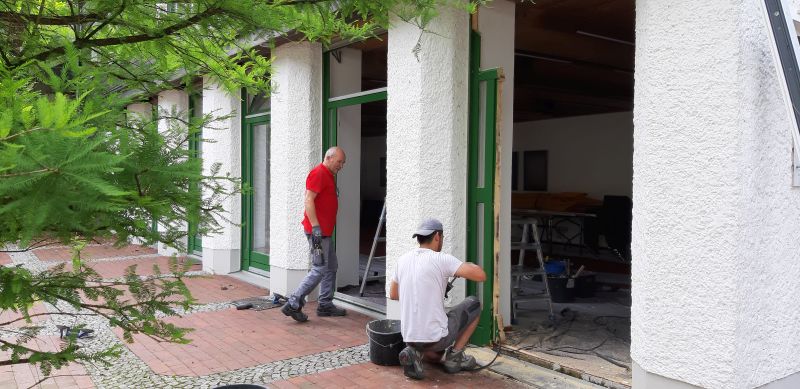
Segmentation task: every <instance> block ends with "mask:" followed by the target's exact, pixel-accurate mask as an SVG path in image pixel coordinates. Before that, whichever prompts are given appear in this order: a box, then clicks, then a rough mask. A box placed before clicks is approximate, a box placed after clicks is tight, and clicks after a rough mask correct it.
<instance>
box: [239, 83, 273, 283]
mask: <svg viewBox="0 0 800 389" xmlns="http://www.w3.org/2000/svg"><path fill="white" fill-rule="evenodd" d="M249 101H250V100H249V99H248V94H247V92H246V91H245V90H242V109H241V112H242V113H243V116H242V120H241V122H242V128H241V131H242V133H241V136H242V138H241V139H242V186H243V187H246V188H248V189H249V190H245V191H243V192H242V245H241V247H242V251H241V253H242V254H241V261H242V262H241V263H242V270H252V269H259V270H263V271H269V270H270V265H269V254H267V253H263V252H259V251H256V250H255V249H254V247H253V232H254V230H255V226H254V222H253V221H254V220H255V214H254V212H255V197H254V196H253V182H254V170H255V167H254V164H253V156H254V155H255V154H254V151H255V150H254V147H253V146H254V139H255V133H254V131H256V128H257V127H258V126H262V125H265V127H266V131H267V134H266V135H267V136H268V137H269V136H270V135H269V132H270V111H269V110H268V109H269V108H268V107H267V106H264V105H259V107H264V108H265V109H266V110H256V111H255V112H254V111H253V110H251V109H250V108H251V107H248V103H249ZM266 179H267V182H269V179H270V177H269V176H267V177H266ZM266 212H269V209H267V210H266Z"/></svg>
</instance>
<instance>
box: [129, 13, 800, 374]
mask: <svg viewBox="0 0 800 389" xmlns="http://www.w3.org/2000/svg"><path fill="white" fill-rule="evenodd" d="M544 3H545V5H547V2H544ZM631 3H633V2H631ZM795 3H796V2H795ZM520 7H521V6H520V5H517V4H516V3H515V2H512V1H495V2H494V3H492V4H491V5H490V6H488V7H484V8H481V9H480V10H479V11H478V13H477V15H474V16H470V15H467V14H466V13H465V12H463V11H461V10H455V9H443V10H442V12H441V14H440V15H439V16H438V17H437V18H436V19H434V20H433V21H432V22H431V24H430V25H428V26H426V30H424V31H423V30H421V29H420V27H419V26H416V25H413V24H409V23H406V22H403V21H401V20H399V19H397V20H394V21H393V23H392V26H391V27H390V28H389V30H388V31H387V33H386V34H385V35H383V36H382V37H383V39H384V40H383V41H382V42H383V43H380V42H379V43H376V44H377V45H382V46H381V47H383V49H381V50H385V59H383V60H380V61H378V62H380V63H385V65H381V66H385V73H383V74H385V75H384V76H383V77H384V78H381V77H378V78H379V81H378V82H377V83H376V84H375V85H372V86H377V87H374V88H373V87H371V86H370V85H368V84H367V83H366V82H365V81H364V80H365V79H367V78H368V77H366V76H365V74H368V73H369V72H370V69H372V68H373V67H374V66H373V65H374V62H371V59H370V58H372V55H373V54H370V53H369V52H368V51H369V47H368V45H363V46H360V47H351V46H347V47H344V46H341V47H335V48H324V47H322V46H321V45H320V44H319V43H311V42H292V43H286V44H283V45H280V46H278V47H276V48H275V49H274V50H273V51H272V52H271V54H270V55H271V57H272V58H273V60H274V62H273V82H274V88H273V89H274V90H273V92H272V95H271V96H270V97H269V98H268V99H266V100H265V99H263V98H259V97H258V96H247V95H246V94H245V95H235V94H230V93H228V92H226V91H225V90H223V89H222V88H221V87H219V86H218V85H215V84H213V83H211V82H210V81H209V80H208V79H205V80H204V82H203V90H202V98H201V100H199V101H200V102H199V103H196V104H194V105H195V107H194V108H195V109H197V107H196V105H201V107H200V110H201V111H202V113H203V114H215V115H228V114H231V115H230V116H229V117H228V118H227V119H226V120H225V121H224V122H222V123H216V127H218V128H217V129H208V130H204V132H203V139H206V140H211V141H212V142H205V143H203V145H202V156H203V159H204V162H203V164H204V168H205V169H210V167H211V166H212V165H213V164H220V165H221V166H222V171H223V172H229V173H230V174H232V175H233V176H235V177H241V178H242V179H243V180H244V181H245V182H247V183H249V184H250V185H251V186H252V187H253V188H254V191H253V193H252V194H249V195H247V196H241V197H234V198H230V199H228V200H227V201H228V202H227V204H226V207H225V208H226V210H228V212H229V214H228V218H229V219H230V221H231V224H230V225H229V226H228V227H227V228H226V229H225V230H224V232H223V233H222V234H219V235H214V236H203V237H201V239H200V240H198V242H199V244H198V246H201V249H199V250H198V251H200V252H202V262H203V269H204V270H206V271H209V272H212V273H216V274H229V273H235V272H239V271H249V272H253V273H257V274H259V275H261V276H266V278H264V282H265V283H268V284H267V285H266V286H268V287H269V288H270V290H271V291H273V292H274V293H279V294H283V295H286V294H289V293H291V291H293V290H294V288H295V287H296V286H297V285H298V284H299V282H300V281H301V280H302V278H303V277H304V276H305V274H306V272H307V270H308V269H309V261H308V258H307V256H306V255H305V251H306V247H307V242H306V238H305V236H304V234H303V231H302V229H301V226H300V221H301V218H302V214H303V201H302V199H303V194H304V191H305V178H306V174H307V173H308V171H309V170H310V169H311V168H313V167H314V166H315V165H316V164H318V163H319V162H320V161H321V158H322V154H323V152H324V150H325V148H326V147H328V146H331V145H340V146H341V147H343V148H344V149H345V151H346V152H347V157H348V159H347V164H346V165H345V168H344V170H343V171H342V172H341V173H340V175H339V177H338V185H339V187H340V197H339V199H340V211H339V224H338V226H337V236H336V240H337V253H338V257H339V258H340V271H339V279H338V282H337V283H338V285H340V286H343V285H353V284H358V283H359V278H360V277H361V276H362V274H361V273H362V272H363V270H362V269H361V268H359V262H358V260H357V259H353V258H358V257H359V245H360V244H361V243H363V242H364V241H365V239H364V238H363V237H360V235H363V234H362V229H363V225H362V227H361V228H359V223H360V222H361V217H362V216H363V215H365V214H366V211H365V204H367V202H365V201H362V200H363V196H364V195H363V194H364V193H366V192H369V191H370V190H372V189H370V188H372V187H375V188H378V189H376V190H377V191H378V192H377V194H376V195H375V196H373V197H377V198H380V197H385V201H386V215H387V218H386V229H385V230H386V232H385V234H386V260H385V263H386V265H385V271H386V272H387V273H391V271H392V270H393V268H394V263H395V260H396V259H397V258H398V257H399V256H400V255H402V254H403V253H404V252H406V251H407V250H409V249H411V248H413V247H415V242H414V240H412V239H411V234H412V231H413V230H414V228H415V226H416V225H417V223H418V222H419V221H420V220H422V219H423V218H425V217H436V218H438V219H440V220H441V221H442V222H443V224H444V227H445V230H446V232H445V236H446V239H445V245H444V250H445V251H447V252H450V253H452V254H453V255H455V256H457V257H459V258H464V259H468V260H470V261H475V262H478V263H480V264H481V265H483V266H484V268H486V269H487V271H488V272H489V273H490V274H489V276H490V279H491V280H490V281H487V282H486V283H484V284H482V285H467V284H465V283H464V282H463V280H461V282H457V283H456V289H455V293H454V296H453V297H451V299H452V301H450V302H449V303H455V302H458V301H460V299H463V298H464V296H466V295H467V294H468V293H469V294H473V293H477V294H478V295H479V296H481V298H482V300H483V302H484V307H485V318H484V319H485V320H484V321H482V330H479V332H481V331H482V332H481V333H482V334H483V336H484V338H485V339H488V338H490V337H491V336H492V332H493V331H494V330H495V329H494V328H493V327H492V324H491V322H492V321H493V320H492V318H494V317H499V318H501V320H502V321H503V323H502V324H503V325H510V324H511V319H510V318H511V297H510V295H509V294H510V293H507V292H506V291H509V290H511V289H512V287H511V283H512V279H511V276H510V273H511V265H512V262H513V261H515V259H512V255H511V249H510V244H511V243H510V242H511V240H512V216H511V215H512V201H511V198H512V191H513V189H512V183H513V182H515V181H516V180H517V174H518V173H516V172H515V170H514V169H513V166H515V163H514V161H513V160H512V158H515V157H514V154H513V153H512V151H514V150H515V142H516V141H517V140H516V139H517V138H518V137H519V136H518V134H515V128H517V129H518V131H519V128H520V127H519V126H517V125H515V120H516V119H515V110H517V104H518V101H517V100H516V99H515V87H516V86H517V85H520V83H518V82H515V74H516V75H518V76H519V77H527V75H526V72H528V70H523V69H515V65H519V64H520V62H519V61H520V60H519V58H518V57H519V56H520V52H521V50H520V48H519V43H518V42H519V41H520V39H521V38H520V32H519V28H517V27H519V26H515V23H520V16H519V12H520V9H519V8H520ZM792 7H793V9H795V10H796V9H797V8H796V4H793V5H792ZM793 15H796V12H795V13H793ZM795 19H796V20H800V15H798V16H796V17H795ZM769 34H770V32H769V29H768V25H767V24H766V22H765V17H764V11H763V9H762V5H761V3H760V2H758V1H743V2H733V1H714V2H697V1H683V0H681V1H672V2H664V1H655V0H636V1H635V73H633V74H632V75H630V77H632V79H633V80H635V86H634V87H633V104H632V110H630V109H629V110H627V113H625V109H619V110H618V111H623V113H622V114H617V115H621V116H614V117H613V118H617V117H621V118H622V119H620V120H622V121H624V122H626V123H630V124H629V126H630V129H629V132H628V133H627V134H628V135H626V136H627V137H628V139H629V142H630V144H631V147H629V151H628V153H629V154H630V155H629V157H628V158H630V160H629V161H630V162H626V163H627V167H628V168H629V169H630V172H629V173H627V174H629V176H625V177H629V179H624V180H623V181H625V185H629V187H630V189H629V190H630V193H629V195H630V196H631V197H632V198H633V214H632V215H633V217H632V228H631V243H630V251H631V252H630V257H631V290H632V308H631V338H632V339H631V347H630V354H631V359H632V361H633V368H632V370H633V371H632V375H633V385H634V386H635V387H637V388H638V387H641V388H662V387H663V388H683V387H708V388H754V387H761V386H763V385H767V386H766V387H775V388H783V387H785V388H790V387H800V374H799V373H798V372H800V358H797V350H798V349H799V348H800V331H798V330H797V329H798V324H797V323H798V322H800V320H798V317H800V313H799V312H800V302H799V301H800V298H798V297H800V283H798V282H797V280H798V279H800V254H798V253H800V239H798V237H800V222H798V220H800V188H798V187H796V186H794V185H793V181H792V176H793V173H794V171H793V163H792V162H793V161H792V155H793V154H792V153H793V141H792V135H791V128H792V125H791V116H790V114H791V112H789V111H788V110H787V109H786V105H785V104H784V102H783V99H784V93H783V91H782V89H781V83H780V82H779V74H778V71H777V70H776V69H777V67H776V63H775V59H774V55H773V51H772V48H771V47H770V39H769ZM584 35H585V34H584ZM554 39H555V38H554ZM515 42H517V43H515ZM600 43H603V42H599V43H598V45H599V44H600ZM603 44H606V43H603ZM631 45H632V43H631ZM609 50H611V49H609ZM631 50H632V49H631ZM526 55H528V56H531V55H533V54H530V53H528V54H526ZM537 55H538V56H539V57H542V56H541V55H539V54H535V55H533V56H537ZM539 59H540V60H541V58H539ZM544 60H545V61H549V62H550V63H553V62H557V61H566V60H565V59H563V58H561V57H556V56H551V57H547V58H544ZM570 61H573V62H575V61H576V60H575V59H571V60H570ZM381 66H377V68H381ZM543 66H546V64H544V65H543ZM609 66H610V65H609ZM368 68H369V69H368ZM381 69H382V68H381ZM612 70H619V69H612ZM381 72H383V70H381ZM383 83H385V85H384V84H383ZM585 99H586V98H584V101H585ZM189 101H190V99H189V96H187V95H186V94H185V93H183V92H182V91H178V90H172V91H165V92H162V93H161V94H159V96H158V103H157V105H158V106H159V108H160V109H166V110H172V109H176V110H179V111H186V112H189V108H190V107H189V105H190V103H189ZM532 101H533V100H532ZM370 104H377V105H381V107H380V108H374V107H373V105H370ZM377 105H375V106H377ZM149 109H151V108H150V107H148V106H147V105H145V104H140V105H137V106H136V107H131V110H132V111H137V112H141V113H142V114H145V113H146V112H147V111H148V110H149ZM376 110H377V111H376ZM367 111H370V112H372V113H374V112H378V115H383V117H384V118H385V130H384V132H382V133H381V134H380V136H369V135H365V134H366V132H365V131H367V130H366V129H367V128H369V124H368V123H367V121H368V120H369V118H371V117H372V116H368V115H365V114H364V112H367ZM384 112H385V113H384ZM631 112H632V113H631ZM614 120H617V119H614ZM559 123H560V122H559ZM562 124H563V123H562ZM562 124H558V125H559V126H560V125H562ZM376 139H377V140H376ZM376 150H377V151H376ZM373 153H377V154H379V155H377V156H375V155H373ZM376 164H377V165H380V166H381V169H379V168H378V166H376ZM383 166H385V168H384V167H383ZM379 170H382V171H383V172H384V173H383V174H385V177H377V175H378V173H377V172H378V171H379ZM384 180H385V186H380V185H376V184H375V183H376V182H379V181H380V182H381V183H382V182H383V181H384ZM381 205H382V204H381ZM370 239H371V235H370V236H369V237H368V238H367V239H366V240H367V241H369V240H370ZM160 250H165V248H160ZM348 258H349V259H353V260H348ZM495 294H497V295H498V296H499V297H498V298H496V299H495V298H493V296H494V295H495ZM356 305H357V304H356ZM362 308H363V309H367V310H372V311H373V313H375V314H376V315H383V314H385V315H386V316H387V317H390V318H397V317H399V305H398V304H397V303H396V302H394V301H390V300H389V301H386V302H385V308H384V309H383V311H381V310H380V309H378V310H376V309H374V306H373V305H370V304H365V305H363V306H362Z"/></svg>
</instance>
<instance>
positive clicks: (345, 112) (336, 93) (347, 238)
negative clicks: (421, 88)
mask: <svg viewBox="0 0 800 389" xmlns="http://www.w3.org/2000/svg"><path fill="white" fill-rule="evenodd" d="M386 38H387V35H386V34H383V35H380V36H378V37H377V38H372V39H368V40H365V41H361V42H357V43H353V44H350V45H347V46H344V47H340V48H337V49H334V50H331V51H330V52H329V54H328V55H329V59H328V64H329V66H330V68H329V79H330V98H329V99H328V105H327V107H328V108H327V111H328V113H329V114H328V115H329V119H328V120H329V123H330V127H332V128H334V129H335V132H334V134H335V136H336V139H337V141H338V144H339V145H340V146H341V147H343V148H344V150H345V151H346V153H347V164H346V165H345V169H343V170H342V171H341V172H340V173H339V177H337V181H338V184H339V191H340V195H339V199H340V212H339V220H338V223H337V236H336V244H337V255H338V256H339V274H338V276H337V282H338V285H337V287H338V293H337V294H336V297H337V298H339V299H343V300H346V301H348V302H351V303H354V304H357V305H360V306H362V307H364V308H366V309H369V310H372V311H375V312H380V313H385V310H386V308H385V306H386V297H385V282H386V281H385V278H386V277H385V275H386V270H385V269H386V260H385V251H386V247H385V239H383V238H384V237H385V228H384V226H385V224H383V223H380V220H381V215H382V211H383V205H384V198H385V197H386V55H387V40H386ZM376 236H377V237H378V238H377V239H376ZM365 277H366V278H365Z"/></svg>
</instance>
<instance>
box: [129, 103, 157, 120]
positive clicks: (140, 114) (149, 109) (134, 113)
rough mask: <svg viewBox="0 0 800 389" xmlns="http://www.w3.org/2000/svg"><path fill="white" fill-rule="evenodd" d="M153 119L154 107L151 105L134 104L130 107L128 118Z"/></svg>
mask: <svg viewBox="0 0 800 389" xmlns="http://www.w3.org/2000/svg"><path fill="white" fill-rule="evenodd" d="M152 117H153V105H152V104H150V103H134V104H130V105H128V118H130V119H131V120H139V121H142V120H150V118H152Z"/></svg>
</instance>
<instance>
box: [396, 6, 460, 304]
mask: <svg viewBox="0 0 800 389" xmlns="http://www.w3.org/2000/svg"><path fill="white" fill-rule="evenodd" d="M427 28H428V30H430V31H431V32H432V33H424V34H422V35H421V38H420V29H419V28H418V27H416V26H414V25H411V24H408V23H405V22H403V21H401V20H399V19H398V18H394V19H393V20H392V26H391V28H390V29H389V49H388V87H387V88H388V90H387V94H388V101H387V122H388V124H387V127H388V128H387V160H386V169H387V188H386V189H387V195H386V197H387V198H386V201H387V215H386V217H387V242H386V250H387V272H388V274H392V272H393V271H394V268H395V265H396V261H397V258H398V257H399V256H401V255H402V254H404V253H405V252H406V251H408V250H410V249H412V248H414V247H416V241H415V240H413V239H412V238H411V235H412V233H413V231H414V229H415V228H416V226H417V225H418V224H419V222H420V221H421V220H422V219H424V218H427V217H435V218H438V219H439V220H441V221H442V223H443V224H444V229H445V243H444V248H443V251H445V252H449V253H451V254H453V255H455V256H457V257H459V258H461V259H463V258H464V255H465V252H466V242H465V241H466V174H467V108H468V107H467V79H468V61H467V59H468V51H469V50H468V37H469V35H468V32H469V31H468V28H469V19H468V16H467V14H466V13H465V12H463V11H459V10H455V9H451V8H447V9H443V10H442V11H441V13H440V15H439V16H438V17H437V18H436V19H434V20H433V21H432V22H431V23H430V25H428V26H427ZM418 38H419V39H420V41H419V44H420V50H419V51H418V53H417V54H416V55H415V53H414V51H413V49H414V46H415V45H416V44H417V39H418ZM387 287H388V283H387ZM463 295H464V286H463V282H460V283H459V285H458V289H456V290H455V292H454V293H453V296H461V298H463ZM457 298H458V297H457ZM387 315H388V316H389V317H397V316H399V311H398V310H397V304H396V301H389V304H388V306H387Z"/></svg>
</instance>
